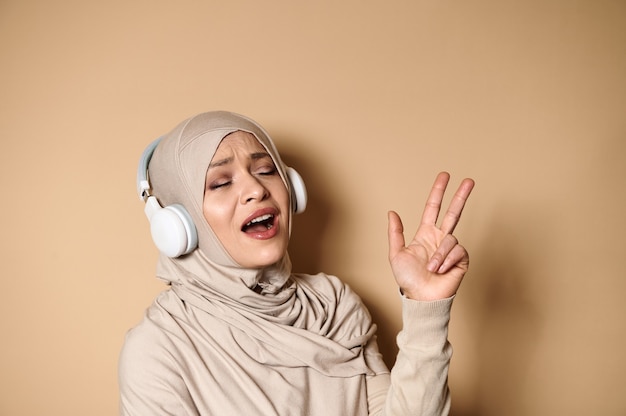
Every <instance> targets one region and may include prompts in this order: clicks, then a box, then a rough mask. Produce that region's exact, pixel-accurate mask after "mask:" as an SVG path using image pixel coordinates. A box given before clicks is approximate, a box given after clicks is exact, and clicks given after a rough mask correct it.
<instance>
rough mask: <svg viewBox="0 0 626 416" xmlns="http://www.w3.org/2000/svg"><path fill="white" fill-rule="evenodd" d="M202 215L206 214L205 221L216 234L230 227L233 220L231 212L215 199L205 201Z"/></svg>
mask: <svg viewBox="0 0 626 416" xmlns="http://www.w3.org/2000/svg"><path fill="white" fill-rule="evenodd" d="M202 213H203V214H204V219H205V220H206V221H207V222H208V223H209V226H210V227H211V229H212V230H213V231H214V232H215V233H216V234H219V233H220V231H221V230H223V229H225V228H226V227H228V225H229V224H230V219H231V218H232V214H231V213H230V210H229V209H228V208H227V207H226V206H225V205H224V204H220V203H219V201H215V200H213V199H205V200H204V202H203V206H202ZM219 237H220V236H219V235H218V238H219Z"/></svg>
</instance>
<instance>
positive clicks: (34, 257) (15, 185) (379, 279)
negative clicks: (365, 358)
mask: <svg viewBox="0 0 626 416" xmlns="http://www.w3.org/2000/svg"><path fill="white" fill-rule="evenodd" d="M0 97H1V98H0V106H1V108H0V192H1V195H2V215H1V216H0V221H1V222H0V229H1V230H2V237H0V244H1V246H0V249H1V253H2V262H1V266H0V278H1V279H2V295H1V301H0V330H1V334H2V335H1V337H2V341H1V342H0V414H1V415H44V414H45V415H112V414H116V413H117V400H118V399H117V381H116V365H117V354H118V352H119V349H120V347H121V344H122V340H123V336H124V333H125V331H126V330H127V329H128V328H129V327H131V326H132V325H134V324H135V323H136V322H137V321H138V320H139V319H140V318H141V316H142V313H143V310H144V309H145V307H146V306H148V304H149V303H150V301H151V299H152V298H153V297H154V295H155V294H156V293H157V292H158V291H159V290H161V289H162V288H163V286H162V285H161V284H160V283H159V282H158V281H157V280H156V279H155V278H154V277H153V273H154V265H155V260H156V251H155V249H154V248H153V246H152V243H151V241H150V240H149V235H148V228H147V221H146V220H145V218H144V216H143V212H142V208H143V206H142V204H141V203H140V202H139V200H138V199H137V197H136V195H135V182H134V178H135V169H136V162H137V160H138V157H139V154H140V152H141V151H142V150H143V148H144V146H145V145H146V144H147V143H148V142H149V141H151V140H152V139H154V138H155V137H157V136H158V135H160V134H162V133H164V132H166V131H168V130H169V129H171V128H172V127H173V126H174V125H175V124H177V123H178V122H179V121H181V120H182V119H184V118H186V117H188V116H191V115H193V114H195V113H198V112H202V111H206V110H213V109H227V110H232V111H237V112H241V113H243V114H246V115H249V116H251V117H253V118H255V119H256V120H258V121H259V122H261V123H262V124H263V125H264V126H265V127H266V128H267V129H268V130H269V131H270V132H271V133H272V134H273V136H274V137H275V139H276V141H277V143H278V145H279V148H280V149H282V151H283V153H284V155H285V159H286V160H287V161H288V162H289V163H290V164H291V165H293V166H295V167H296V168H297V169H298V170H299V171H300V172H301V173H302V175H303V176H304V177H305V180H306V182H307V184H308V187H309V191H310V208H309V210H308V211H307V212H306V213H305V214H303V215H302V216H300V217H298V218H297V221H296V225H295V227H296V228H295V236H294V240H293V244H292V252H293V255H292V256H293V259H294V263H295V264H296V268H297V270H299V271H308V272H314V271H319V270H323V271H326V272H328V273H332V274H336V275H339V276H341V277H342V278H344V279H345V280H346V281H347V282H349V283H350V284H351V285H353V286H354V288H355V289H356V290H357V291H358V292H359V293H360V294H361V295H362V297H363V298H364V300H365V301H366V303H367V304H368V305H369V307H370V308H371V310H372V313H373V315H374V316H375V318H376V320H377V321H378V322H379V324H380V336H381V337H382V338H383V340H382V349H383V351H384V352H385V353H386V354H387V361H388V362H389V363H390V364H391V363H393V359H394V358H393V354H394V353H395V347H394V336H395V333H396V332H397V331H398V330H399V328H400V319H399V304H398V298H397V294H396V289H395V286H394V284H393V279H392V277H391V275H390V272H389V269H388V266H387V261H386V250H387V241H386V211H387V210H389V209H396V210H398V211H399V212H400V214H401V215H402V217H403V218H404V220H405V225H406V228H407V229H408V230H410V231H411V233H412V232H413V230H414V229H415V226H416V224H417V221H418V218H419V214H420V212H421V208H422V206H423V201H424V198H425V196H426V193H427V191H428V189H429V186H430V183H431V181H432V179H433V178H434V176H435V175H436V173H437V172H438V171H439V170H444V169H445V170H449V171H450V172H451V173H452V177H453V185H454V186H456V185H457V184H458V183H459V181H460V179H461V178H462V177H463V176H471V177H473V178H475V179H476V181H477V188H476V189H475V193H474V194H473V195H472V198H471V201H470V204H469V205H468V207H467V210H466V212H465V214H464V218H463V220H462V223H461V225H460V226H459V228H458V236H459V238H460V239H461V240H462V242H463V243H464V244H465V245H466V246H467V248H468V250H469V251H470V253H471V255H472V267H471V270H470V273H469V274H468V276H467V279H466V281H465V282H464V284H463V286H462V289H461V291H460V293H459V295H458V297H457V300H456V302H455V306H454V310H453V322H452V324H451V334H450V339H451V341H452V343H453V345H454V347H455V356H454V358H453V362H452V368H451V373H450V385H451V389H452V393H453V414H454V415H456V416H478V415H481V416H482V415H486V416H488V415H508V416H511V415H533V416H537V415H624V414H626V398H625V397H626V396H625V394H624V393H625V391H624V390H625V384H624V383H625V382H624V379H625V376H626V358H624V352H623V351H624V342H625V341H626V323H625V320H624V318H625V310H626V307H625V306H624V305H625V303H626V302H625V300H624V292H625V289H626V282H625V281H624V278H625V273H624V266H623V263H624V249H625V243H624V238H625V237H624V235H625V232H626V219H625V215H624V214H625V210H626V192H625V185H626V117H625V116H626V2H624V1H597V0H588V1H585V0H580V1H572V0H554V1H525V2H521V1H519V2H513V1H496V0H493V1H487V0H485V1H473V0H469V1H456V2H455V1H446V0H440V1H420V0H410V1H409V0H405V1H388V2H382V1H380V2H376V1H365V0H361V1H356V0H354V1H320V2H304V1H299V2H298V1H282V2H272V1H259V2H256V1H249V2H240V1H187V0H184V1H176V2H172V1H161V0H156V1H147V0H144V1H119V0H117V1H106V2H105V1H84V0H75V1H69V0H59V1H47V0H46V1H45V0H40V1H33V0H30V1H29V0H22V1H17V0H0Z"/></svg>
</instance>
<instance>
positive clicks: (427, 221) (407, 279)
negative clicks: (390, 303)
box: [388, 172, 474, 301]
mask: <svg viewBox="0 0 626 416" xmlns="http://www.w3.org/2000/svg"><path fill="white" fill-rule="evenodd" d="M449 180H450V175H449V174H448V173H447V172H441V173H440V174H439V175H437V179H435V183H434V184H433V187H432V189H431V191H430V194H429V196H428V200H427V201H426V207H425V208H424V213H423V214H422V220H421V223H420V225H419V227H418V228H417V232H416V233H415V236H414V237H413V240H412V241H411V242H410V243H409V244H408V245H405V240H404V227H403V225H402V220H401V219H400V216H399V215H398V214H397V213H396V212H394V211H390V212H389V215H388V218H389V227H388V235H389V263H390V264H391V270H392V272H393V275H394V277H395V279H396V282H397V283H398V286H399V287H400V289H401V290H402V293H404V295H405V296H406V297H408V298H410V299H414V300H422V301H428V300H438V299H445V298H449V297H450V296H452V295H454V294H455V293H456V291H457V290H458V288H459V286H460V284H461V281H462V280H463V276H465V273H466V272H467V269H468V267H469V255H468V254H467V251H466V250H465V248H463V246H461V245H460V244H459V243H458V241H457V239H456V238H455V237H454V236H453V235H452V232H453V231H454V229H455V227H456V225H457V224H458V222H459V219H460V217H461V213H462V212H463V207H464V206H465V202H466V201H467V198H468V197H469V195H470V193H471V192H472V189H473V188H474V181H473V180H472V179H464V180H463V181H462V182H461V185H459V188H458V189H457V191H456V193H455V194H454V197H453V198H452V201H450V206H449V207H448V210H447V211H446V214H445V216H444V217H443V219H442V221H441V226H439V227H437V219H438V217H439V212H440V210H441V202H442V200H443V196H444V194H445V191H446V187H447V186H448V181H449Z"/></svg>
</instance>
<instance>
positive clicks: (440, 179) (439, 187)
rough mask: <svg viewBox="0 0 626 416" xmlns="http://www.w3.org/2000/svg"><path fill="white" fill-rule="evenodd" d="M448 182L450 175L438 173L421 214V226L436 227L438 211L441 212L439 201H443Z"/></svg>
mask: <svg viewBox="0 0 626 416" xmlns="http://www.w3.org/2000/svg"><path fill="white" fill-rule="evenodd" d="M449 180H450V174H449V173H448V172H440V173H439V174H438V175H437V178H436V179H435V182H434V183H433V187H432V188H431V189H430V194H428V199H427V200H426V206H425V207H424V213H423V214H422V224H429V225H436V223H437V218H439V211H440V210H441V201H443V195H444V194H445V192H446V187H447V186H448V181H449Z"/></svg>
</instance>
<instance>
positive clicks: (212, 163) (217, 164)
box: [209, 152, 271, 169]
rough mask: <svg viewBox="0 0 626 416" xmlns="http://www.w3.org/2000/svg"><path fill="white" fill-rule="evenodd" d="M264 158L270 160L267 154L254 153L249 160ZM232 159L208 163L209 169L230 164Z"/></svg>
mask: <svg viewBox="0 0 626 416" xmlns="http://www.w3.org/2000/svg"><path fill="white" fill-rule="evenodd" d="M264 158H271V157H270V155H269V153H266V152H256V153H251V154H250V159H252V160H260V159H264ZM233 160H234V159H233V158H232V157H227V158H225V159H220V160H216V161H215V162H211V163H209V169H211V168H217V167H219V166H224V165H227V164H229V163H231V162H232V161H233Z"/></svg>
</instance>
